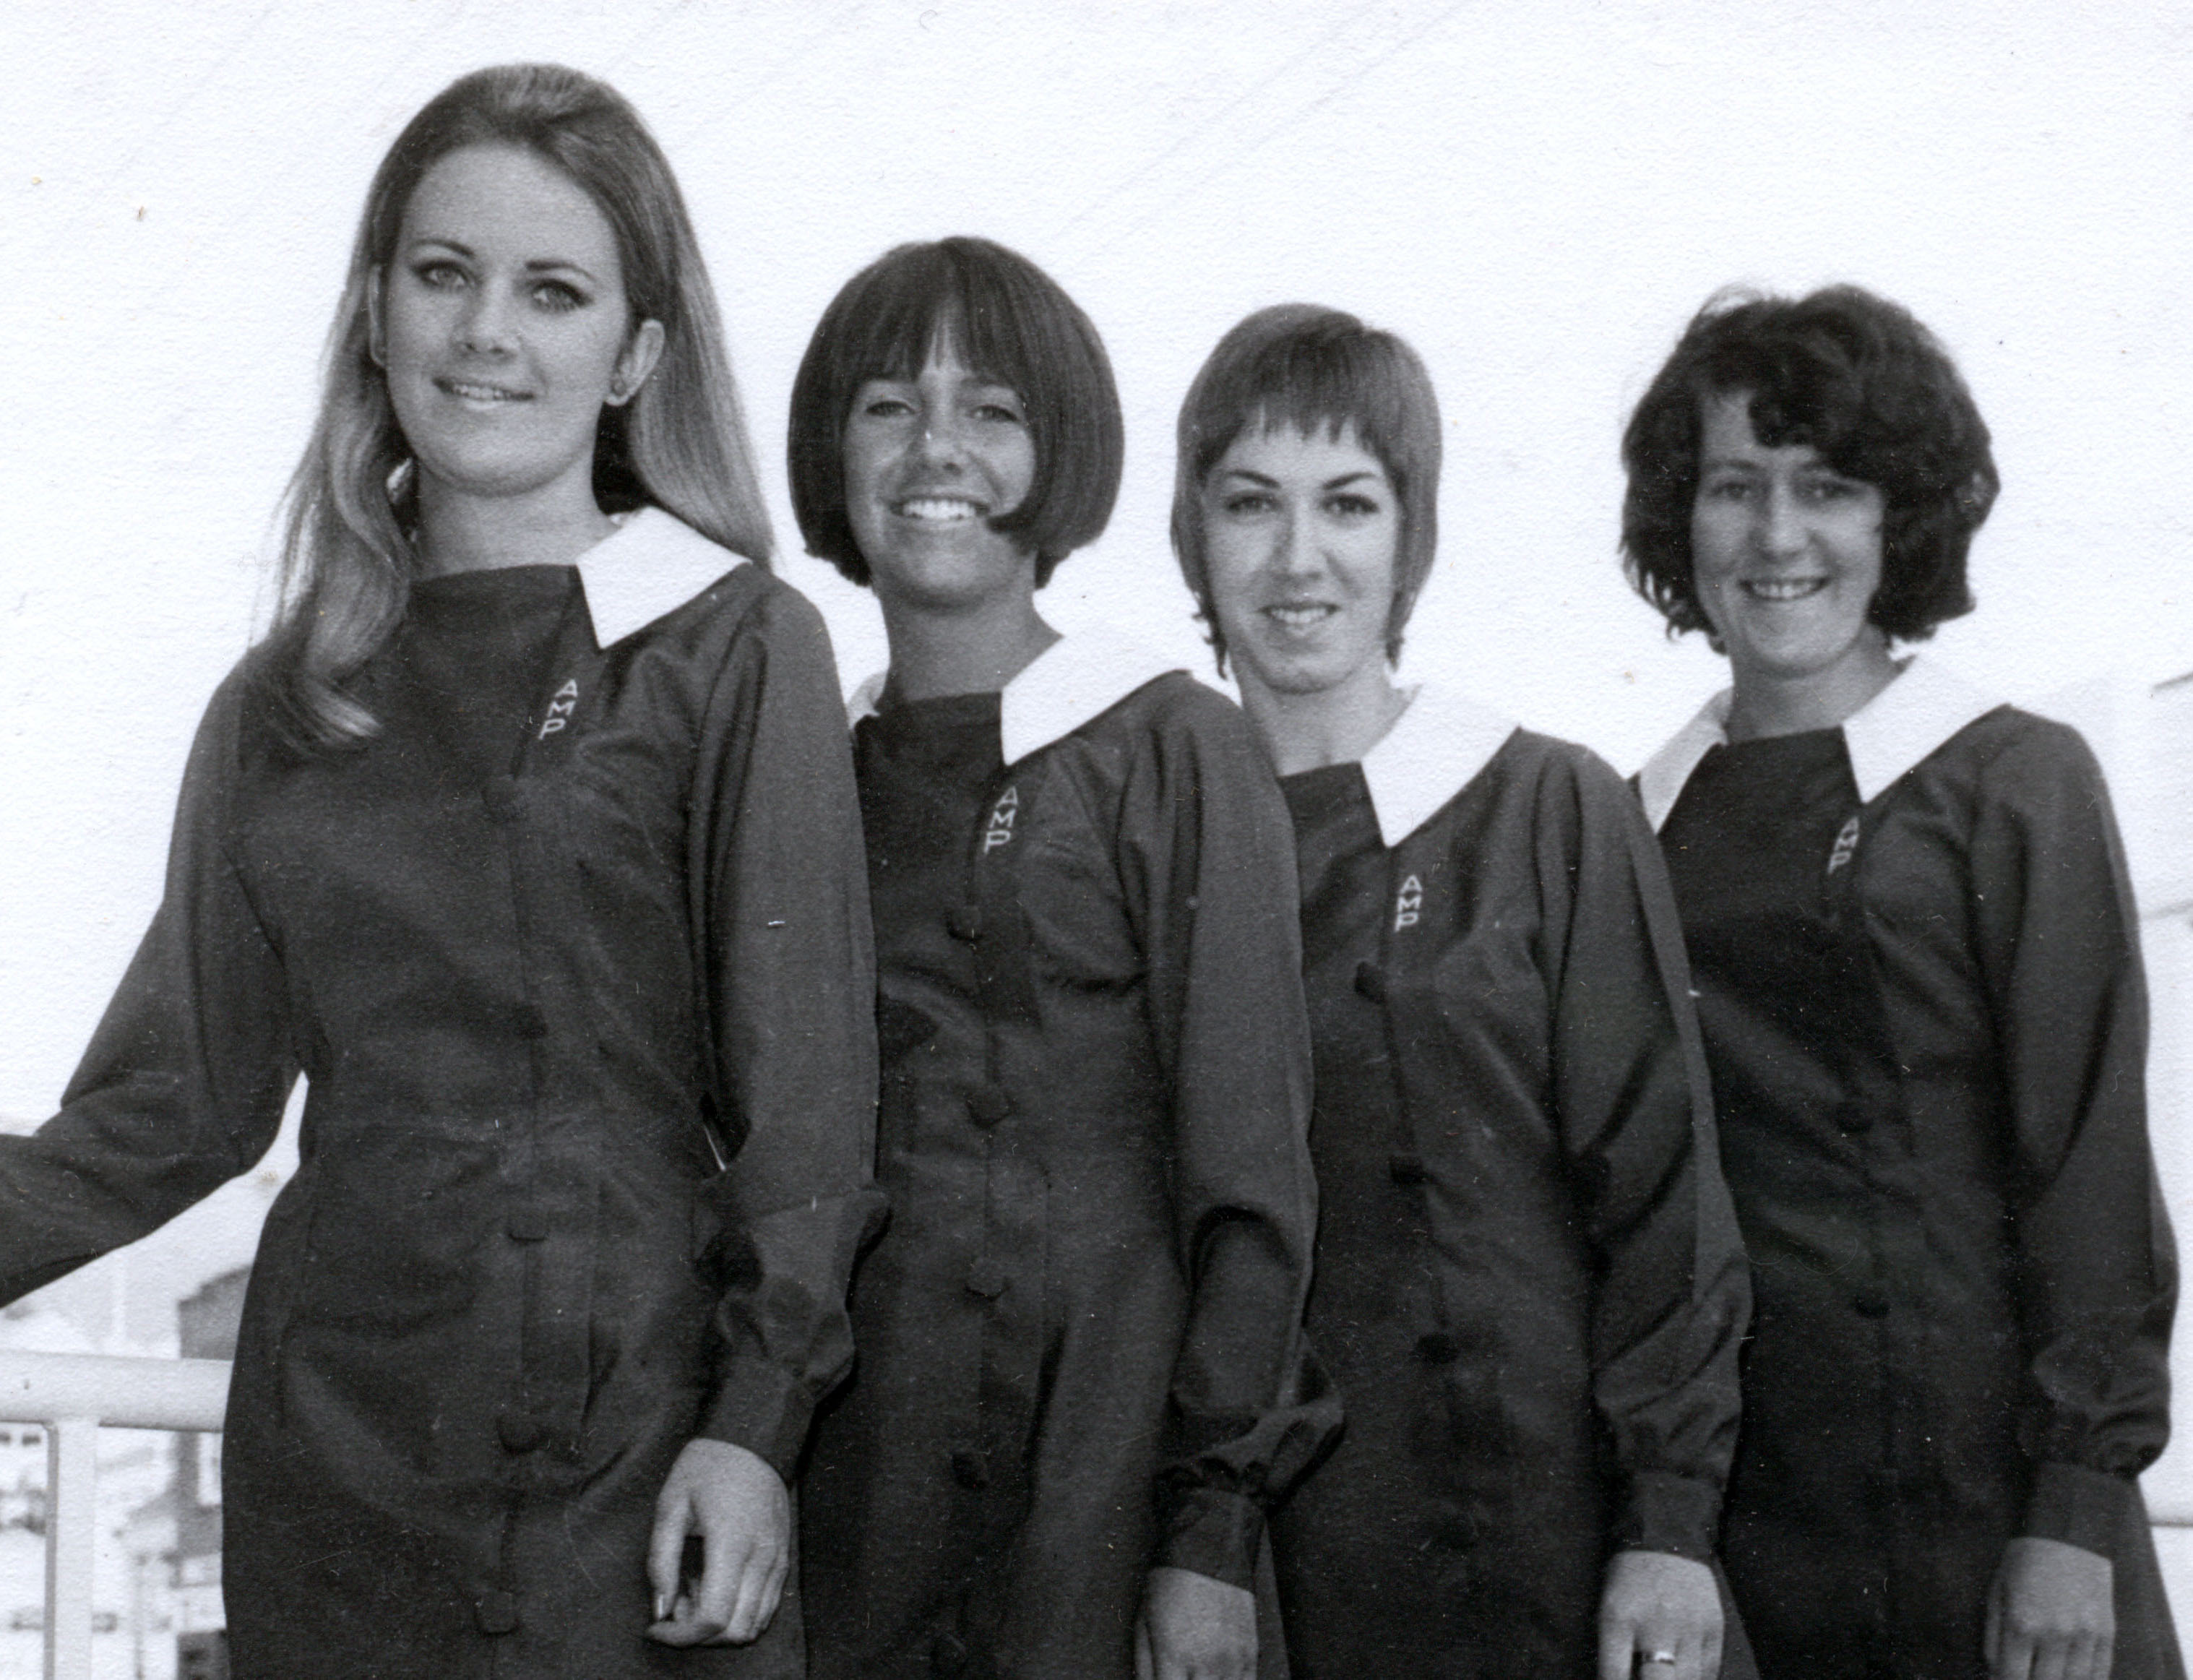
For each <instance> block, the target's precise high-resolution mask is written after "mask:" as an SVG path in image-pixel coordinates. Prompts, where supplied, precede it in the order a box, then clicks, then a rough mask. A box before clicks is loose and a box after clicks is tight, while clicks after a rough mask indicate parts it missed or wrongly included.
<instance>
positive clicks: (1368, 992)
mask: <svg viewBox="0 0 2193 1680" xmlns="http://www.w3.org/2000/svg"><path fill="white" fill-rule="evenodd" d="M1355 989H1356V990H1357V991H1359V992H1360V993H1362V994H1363V995H1364V996H1365V997H1367V998H1369V999H1370V1000H1371V1002H1373V1003H1383V1002H1385V1001H1386V971H1385V970H1384V969H1383V968H1381V967H1379V966H1378V965H1377V963H1375V962H1359V963H1357V964H1356V965H1355Z"/></svg>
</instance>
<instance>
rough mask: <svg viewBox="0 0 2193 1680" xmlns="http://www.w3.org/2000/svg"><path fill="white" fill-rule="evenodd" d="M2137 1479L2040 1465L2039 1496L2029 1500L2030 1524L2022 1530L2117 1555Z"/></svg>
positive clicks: (2035, 1477) (2036, 1478)
mask: <svg viewBox="0 0 2193 1680" xmlns="http://www.w3.org/2000/svg"><path fill="white" fill-rule="evenodd" d="M2132 1499H2133V1482H2130V1481H2129V1480H2127V1478H2126V1477H2124V1476H2112V1475H2110V1473H2109V1472H2108V1471H2104V1470H2087V1469H2086V1468H2084V1467H2083V1466H2081V1465H2067V1464H2041V1465H2035V1466H2034V1471H2033V1496H2032V1497H2031V1498H2030V1499H2028V1500H2027V1501H2026V1505H2025V1524H2024V1528H2021V1529H2020V1530H2019V1531H2018V1532H2019V1533H2021V1534H2029V1535H2030V1536H2032V1537H2033V1538H2034V1539H2036V1540H2061V1541H2063V1542H2064V1545H2076V1546H2078V1547H2080V1548H2081V1550H2083V1551H2091V1552H2094V1553H2096V1554H2098V1555H2099V1556H2101V1557H2106V1558H2108V1559H2109V1560H2110V1562H2116V1545H2117V1536H2118V1535H2119V1534H2122V1533H2124V1532H2125V1523H2126V1522H2127V1518H2128V1517H2129V1516H2130V1514H2131V1510H2130V1507H2131V1505H2132Z"/></svg>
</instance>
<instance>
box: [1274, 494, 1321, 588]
mask: <svg viewBox="0 0 2193 1680" xmlns="http://www.w3.org/2000/svg"><path fill="white" fill-rule="evenodd" d="M1324 565H1325V555H1324V553H1323V551H1322V550H1320V548H1319V547H1318V543H1317V530H1316V528H1315V525H1314V523H1313V522H1312V521H1311V520H1309V519H1305V518H1303V515H1302V514H1301V513H1299V512H1297V510H1296V509H1294V508H1291V507H1289V508H1286V509H1284V510H1283V512H1282V516H1281V518H1280V525H1279V529H1278V530H1277V531H1276V532H1275V533H1274V536H1273V538H1272V568H1273V570H1274V571H1277V572H1279V573H1280V575H1281V576H1285V577H1309V576H1315V575H1316V574H1317V573H1318V572H1319V571H1322V570H1323V569H1324Z"/></svg>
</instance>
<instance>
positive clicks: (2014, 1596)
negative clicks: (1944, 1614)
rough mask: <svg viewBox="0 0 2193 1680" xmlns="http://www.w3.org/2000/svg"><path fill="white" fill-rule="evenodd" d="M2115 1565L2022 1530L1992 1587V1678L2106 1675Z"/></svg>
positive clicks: (2102, 1679)
mask: <svg viewBox="0 0 2193 1680" xmlns="http://www.w3.org/2000/svg"><path fill="white" fill-rule="evenodd" d="M2116 1633H2117V1617H2116V1567H2115V1566H2114V1565H2113V1564H2111V1563H2110V1560H2109V1559H2108V1558H2106V1557H2103V1556H2102V1555H2101V1554H2100V1553H2099V1552H2097V1551H2087V1549H2086V1548H2085V1547H2084V1546H2076V1545H2065V1544H2064V1542H2063V1541H2062V1540H2042V1539H2041V1538H2040V1537H2039V1536H2037V1535H2034V1534H2021V1535H2020V1536H2018V1538H2017V1539H2015V1540H2012V1541H2010V1542H2009V1543H2008V1544H2007V1545H2005V1546H2004V1547H2003V1549H2002V1562H2001V1566H2000V1567H1999V1568H1997V1569H1996V1570H1995V1583H1994V1585H1991V1586H1990V1588H1989V1589H1988V1602H1987V1663H1988V1672H1989V1674H1990V1675H1991V1676H1992V1677H1993V1680H2109V1675H2110V1659H2111V1657H2112V1656H2113V1654H2115V1648H2116Z"/></svg>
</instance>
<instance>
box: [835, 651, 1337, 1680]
mask: <svg viewBox="0 0 2193 1680" xmlns="http://www.w3.org/2000/svg"><path fill="white" fill-rule="evenodd" d="M1162 671H1163V668H1162V667H1161V666H1157V665H1154V664H1152V663H1151V662H1148V660H1147V659H1146V658H1144V657H1140V656H1137V655H1136V654H1135V653H1133V652H1132V651H1123V650H1116V649H1114V648H1113V647H1112V646H1110V645H1108V643H1107V641H1106V639H1102V638H1097V637H1087V638H1084V637H1074V638H1069V639H1067V640H1065V641H1062V642H1060V643H1057V644H1056V645H1054V646H1053V647H1051V649H1050V650H1049V651H1047V652H1045V654H1044V655H1043V656H1042V657H1039V659H1037V660H1036V661H1035V662H1033V663H1032V664H1031V665H1029V666H1028V668H1027V669H1026V670H1025V671H1023V672H1022V674H1020V675H1019V676H1018V677H1016V678H1015V679H1014V680H1013V682H1012V683H1011V685H1008V687H1007V688H1006V690H1005V692H1004V694H1003V695H1002V696H998V695H976V696H969V697H958V698H946V699H939V700H930V701H922V702H915V703H913V704H909V705H896V706H892V707H890V708H889V709H887V710H885V712H883V713H882V714H880V715H868V716H866V717H864V718H863V719H862V720H861V721H860V723H859V725H858V732H857V735H856V746H855V764H856V772H857V774H858V776H859V778H860V785H861V800H862V818H863V821H864V823H865V824H866V829H867V841H868V848H869V880H870V886H871V892H872V894H873V901H874V905H875V914H876V930H877V951H878V956H877V960H878V967H879V972H880V976H881V982H882V1003H881V1026H882V1037H883V1041H884V1045H885V1071H884V1082H883V1118H882V1132H881V1139H880V1142H879V1148H878V1155H877V1173H878V1177H879V1180H880V1181H881V1182H882V1184H884V1186H885V1189H886V1190H888V1191H889V1193H890V1200H891V1210H892V1211H891V1224H890V1228H889V1229H888V1230H887V1231H886V1233H885V1236H884V1237H883V1240H882V1241H880V1242H879V1244H878V1245H877V1247H876V1248H875V1250H874V1251H873V1253H871V1254H870V1255H869V1256H868V1258H867V1259H866V1260H864V1261H863V1262H862V1268H861V1271H860V1274H859V1276H858V1277H857V1279H856V1283H855V1287H854V1294H853V1321H854V1329H855V1335H856V1339H857V1341H858V1343H859V1345H860V1357H859V1362H858V1364H857V1368H856V1371H855V1373H854V1376H853V1379H852V1380H851V1381H850V1383H849V1384H848V1385H846V1388H845V1390H844V1391H843V1392H842V1393H841V1394H840V1395H839V1396H838V1397H837V1398H836V1399H834V1400H833V1402H831V1404H830V1406H829V1407H828V1408H826V1411H825V1413H824V1414H823V1416H822V1419H821V1420H820V1421H819V1423H818V1425H817V1426H816V1444H815V1449H814V1455H813V1460H812V1463H811V1465H810V1469H809V1471H808V1475H807V1479H806V1482H805V1483H804V1495H803V1497H804V1522H803V1536H804V1547H805V1551H804V1557H805V1560H806V1564H807V1568H808V1572H809V1573H808V1578H807V1585H808V1603H809V1612H810V1613H809V1626H810V1637H811V1646H812V1650H813V1654H814V1671H815V1673H816V1675H817V1676H818V1677H822V1676H827V1677H831V1680H840V1677H854V1676H859V1677H864V1680H866V1677H886V1676H929V1675H932V1674H936V1675H953V1674H965V1675H970V1676H980V1677H1011V1680H1124V1677H1126V1676H1129V1675H1131V1673H1132V1672H1133V1657H1132V1644H1131V1639H1132V1632H1133V1625H1134V1619H1135V1615H1136V1612H1137V1608H1138V1605H1139V1601H1140V1598H1141V1594H1142V1582H1143V1580H1144V1577H1145V1574H1146V1573H1147V1571H1148V1569H1149V1568H1151V1567H1152V1565H1153V1564H1155V1563H1159V1562H1164V1563H1171V1564H1176V1565H1179V1566H1181V1567H1182V1568H1189V1569H1194V1570H1197V1571H1200V1573H1202V1574H1207V1575H1211V1576H1215V1577H1217V1578H1218V1579H1220V1580H1225V1581H1228V1582H1229V1583H1231V1584H1234V1585H1242V1586H1246V1585H1249V1584H1250V1580H1251V1569H1252V1565H1253V1561H1254V1556H1255V1551H1256V1548H1257V1541H1258V1539H1259V1536H1260V1534H1261V1533H1262V1513H1261V1505H1262V1502H1263V1499H1264V1498H1265V1496H1266V1495H1267V1494H1268V1493H1270V1492H1271V1491H1274V1490H1275V1489H1277V1488H1280V1487H1283V1486H1284V1485H1285V1482H1286V1481H1287V1480H1288V1478H1290V1477H1291V1476H1293V1475H1294V1474H1295V1473H1297V1471H1299V1469H1300V1468H1301V1466H1302V1465H1303V1463H1305V1462H1306V1461H1307V1460H1308V1458H1309V1457H1310V1455H1311V1454H1314V1452H1315V1451H1316V1449H1317V1448H1318V1447H1319V1446H1320V1444H1321V1442H1323V1440H1324V1439H1325V1438H1326V1436H1327V1435H1329V1433H1330V1432H1331V1429H1332V1427H1333V1426H1334V1425H1335V1423H1336V1421H1337V1414H1336V1412H1335V1409H1334V1408H1333V1406H1332V1404H1331V1401H1330V1400H1329V1399H1328V1398H1323V1397H1320V1396H1318V1395H1316V1394H1314V1392H1312V1391H1311V1390H1310V1379H1308V1376H1307V1375H1306V1374H1305V1368H1304V1366H1303V1336H1302V1329H1301V1322H1302V1307H1303V1290H1304V1288H1305V1287H1306V1284H1307V1281H1308V1272H1309V1249H1310V1242H1311V1237H1312V1228H1313V1224H1314V1218H1315V1207H1314V1202H1315V1193H1314V1188H1313V1185H1312V1182H1311V1178H1310V1173H1309V1163H1308V1155H1307V1151H1306V1148H1305V1144H1304V1141H1303V1133H1304V1130H1305V1127H1306V1125H1307V1121H1308V1106H1309V1103H1308V1099H1309V1054H1308V1034H1307V1032H1306V1029H1305V1027H1304V1024H1303V1008H1302V997H1301V991H1300V988H1299V985H1298V983H1297V966H1298V962H1299V946H1298V944H1297V937H1296V931H1295V923H1294V917H1293V915H1292V914H1291V905H1292V892H1293V864H1292V860H1291V857H1290V855H1289V847H1288V843H1287V827H1286V812H1285V807H1284V806H1282V805H1281V803H1280V796H1279V793H1278V790H1277V788H1275V787H1274V783H1273V780H1272V776H1271V772H1270V771H1269V769H1268V767H1267V765H1265V763H1264V760H1263V757H1262V755H1261V754H1260V753H1259V752H1258V750H1257V747H1256V746H1255V744H1254V743H1253V742H1252V740H1251V738H1250V736H1249V734H1248V730H1247V726H1246V723H1245V720H1244V719H1243V718H1242V717H1241V715H1240V713H1239V712H1237V711H1236V710H1235V709H1234V707H1233V706H1232V704H1231V703H1230V702H1228V701H1226V700H1224V699H1223V698H1222V697H1220V696H1218V695H1217V694H1215V693H1212V692H1211V691H1209V690H1207V689H1205V688H1203V687H1201V686H1200V685H1198V684H1196V683H1195V682H1194V681H1193V680H1191V679H1189V678H1188V677H1187V676H1185V675H1184V674H1180V673H1177V672H1174V673H1170V674H1157V673H1161V672H1162ZM860 709H865V707H864V706H856V710H860Z"/></svg>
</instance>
